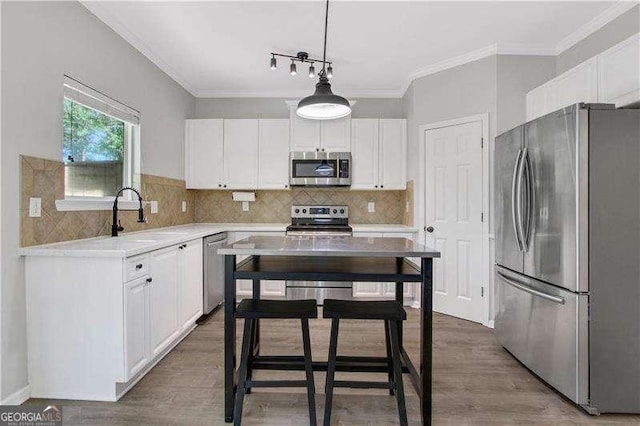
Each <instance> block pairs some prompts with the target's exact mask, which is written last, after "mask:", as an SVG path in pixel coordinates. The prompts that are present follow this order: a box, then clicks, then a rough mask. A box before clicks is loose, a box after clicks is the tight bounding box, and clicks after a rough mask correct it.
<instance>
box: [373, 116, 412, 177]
mask: <svg viewBox="0 0 640 426" xmlns="http://www.w3.org/2000/svg"><path fill="white" fill-rule="evenodd" d="M379 137H380V148H379V152H380V172H379V180H380V188H381V189H406V188H407V120H405V119H382V120H380V136H379Z"/></svg>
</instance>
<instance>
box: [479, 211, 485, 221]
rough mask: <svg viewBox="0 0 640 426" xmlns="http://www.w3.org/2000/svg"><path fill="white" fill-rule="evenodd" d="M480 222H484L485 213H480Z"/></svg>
mask: <svg viewBox="0 0 640 426" xmlns="http://www.w3.org/2000/svg"><path fill="white" fill-rule="evenodd" d="M480 222H484V213H480Z"/></svg>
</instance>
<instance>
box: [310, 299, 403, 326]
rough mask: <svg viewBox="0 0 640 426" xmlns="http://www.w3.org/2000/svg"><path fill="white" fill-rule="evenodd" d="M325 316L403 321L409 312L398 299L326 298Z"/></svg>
mask: <svg viewBox="0 0 640 426" xmlns="http://www.w3.org/2000/svg"><path fill="white" fill-rule="evenodd" d="M322 316H323V317H324V318H339V319H362V320H367V319H370V320H386V321H403V320H405V319H407V312H406V311H405V310H404V308H403V307H402V304H401V303H400V302H398V301H396V300H373V301H353V300H335V299H325V300H324V306H323V308H322Z"/></svg>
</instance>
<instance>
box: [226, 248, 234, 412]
mask: <svg viewBox="0 0 640 426" xmlns="http://www.w3.org/2000/svg"><path fill="white" fill-rule="evenodd" d="M235 270H236V256H235V255H226V256H225V257H224V421H225V422H227V423H231V422H233V405H234V402H235V392H236V321H235V311H236V280H235V278H234V277H233V275H234V272H235Z"/></svg>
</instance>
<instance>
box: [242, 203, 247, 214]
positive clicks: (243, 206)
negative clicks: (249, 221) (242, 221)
mask: <svg viewBox="0 0 640 426" xmlns="http://www.w3.org/2000/svg"><path fill="white" fill-rule="evenodd" d="M242 211H243V212H248V211H249V202H248V201H243V202H242Z"/></svg>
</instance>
